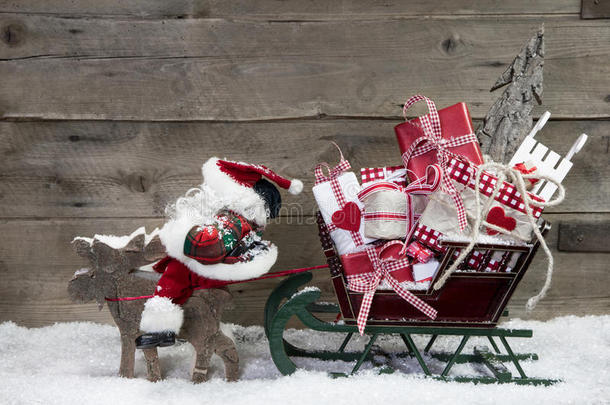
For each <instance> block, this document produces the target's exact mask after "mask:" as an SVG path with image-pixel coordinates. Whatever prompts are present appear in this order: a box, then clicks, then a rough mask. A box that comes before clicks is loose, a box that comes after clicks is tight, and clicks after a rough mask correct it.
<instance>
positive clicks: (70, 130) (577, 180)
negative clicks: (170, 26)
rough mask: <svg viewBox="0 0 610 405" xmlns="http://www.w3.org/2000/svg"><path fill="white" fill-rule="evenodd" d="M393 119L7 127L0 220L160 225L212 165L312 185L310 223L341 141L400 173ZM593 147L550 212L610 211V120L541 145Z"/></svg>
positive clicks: (300, 199) (558, 134)
mask: <svg viewBox="0 0 610 405" xmlns="http://www.w3.org/2000/svg"><path fill="white" fill-rule="evenodd" d="M399 122H400V121H392V120H328V119H325V120H307V121H303V120H297V121H285V122H275V123H265V122H261V123H205V122H200V123H135V122H95V121H93V122H91V121H89V122H1V123H0V139H1V140H2V141H1V142H0V157H1V159H0V218H1V217H9V218H16V217H19V218H25V217H27V218H31V217H159V216H162V215H163V212H164V208H165V206H166V205H167V204H168V203H169V202H170V201H173V200H175V198H176V197H178V196H179V195H181V194H183V193H185V192H186V191H187V190H188V189H189V188H191V187H193V186H196V185H198V184H200V183H201V182H202V177H201V170H200V168H201V165H202V163H203V162H204V161H205V160H207V159H208V158H209V157H211V156H220V157H227V158H229V159H235V160H244V161H250V162H253V163H264V164H266V165H268V166H269V167H271V168H273V169H274V170H277V171H278V172H280V173H282V174H284V175H285V176H288V177H296V178H300V179H302V180H304V181H305V190H304V192H303V193H302V194H301V195H299V196H291V195H288V194H285V197H284V208H283V210H282V215H290V216H303V215H312V214H313V213H314V211H315V210H316V207H315V202H314V199H313V196H312V194H311V186H312V185H313V169H314V165H315V164H317V163H319V162H324V161H326V162H330V163H336V161H337V159H338V155H337V152H336V149H335V148H334V147H333V146H332V145H331V144H330V141H331V140H335V141H337V142H338V143H339V145H340V146H341V147H342V149H343V152H344V154H345V156H346V158H347V159H348V160H349V161H350V162H351V163H352V166H353V167H354V168H355V170H359V168H361V167H377V166H384V165H395V164H400V163H401V162H400V152H399V151H398V147H397V144H396V140H395V136H394V130H393V127H394V125H396V124H397V123H399ZM581 132H586V133H588V134H589V135H590V140H589V142H588V144H587V145H586V146H585V147H584V149H583V150H582V151H581V152H580V153H579V154H578V155H576V156H575V158H574V168H573V170H572V172H571V173H570V174H569V175H568V177H567V178H566V180H565V185H566V188H567V190H568V194H567V197H566V200H565V201H564V202H563V203H562V204H561V205H559V206H558V207H551V208H548V210H547V212H608V211H609V210H610V206H609V205H608V203H607V201H608V196H609V195H610V165H609V164H608V163H609V155H608V151H609V150H608V145H609V142H610V138H609V137H608V135H607V134H609V133H610V121H551V122H549V123H548V124H547V126H546V127H545V129H544V130H543V131H542V132H541V133H540V134H538V135H537V136H536V137H537V138H538V139H539V140H540V141H541V142H543V143H544V144H546V145H548V146H549V147H550V148H552V149H553V150H556V151H557V152H558V153H560V154H565V153H566V152H567V150H568V149H569V146H570V145H571V143H572V142H573V141H574V140H575V139H576V137H577V136H578V134H580V133H581Z"/></svg>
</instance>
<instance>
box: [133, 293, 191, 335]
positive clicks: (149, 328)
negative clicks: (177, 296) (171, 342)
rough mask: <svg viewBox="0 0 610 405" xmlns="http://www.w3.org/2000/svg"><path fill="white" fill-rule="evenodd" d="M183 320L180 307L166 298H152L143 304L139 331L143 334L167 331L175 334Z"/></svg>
mask: <svg viewBox="0 0 610 405" xmlns="http://www.w3.org/2000/svg"><path fill="white" fill-rule="evenodd" d="M183 319H184V313H183V311H182V307H180V305H176V304H174V303H173V302H172V301H171V300H170V299H169V298H166V297H152V298H150V299H149V300H148V301H146V303H145V304H144V311H142V320H141V321H140V330H141V331H142V332H145V333H152V332H163V331H168V330H169V331H172V332H174V333H176V334H177V333H178V332H179V331H180V328H181V327H182V321H183Z"/></svg>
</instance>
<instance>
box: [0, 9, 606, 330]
mask: <svg viewBox="0 0 610 405" xmlns="http://www.w3.org/2000/svg"><path fill="white" fill-rule="evenodd" d="M579 14H580V1H579V0H541V1H534V2H531V1H525V0H517V1H479V0H475V1H456V0H451V1H448V0H447V1H445V0H443V1H440V2H428V1H420V0H417V1H410V2H395V3H387V2H381V1H359V0H355V1H351V2H344V1H342V2H336V1H331V2H327V1H319V0H313V1H308V2H302V1H298V0H287V1H282V2H277V1H272V0H255V1H245V0H239V1H213V0H209V1H205V0H203V1H202V0H186V1H175V0H145V1H144V0H134V1H129V2H116V1H109V0H83V1H80V2H74V1H72V0H57V1H54V2H47V1H42V0H21V1H14V0H0V33H1V35H0V78H1V81H0V140H1V142H0V156H1V158H0V280H1V281H0V321H3V320H13V321H16V322H18V323H19V324H23V325H27V326H40V325H47V324H50V323H53V322H56V321H71V320H93V321H101V322H108V321H110V318H109V315H108V314H107V312H106V311H102V312H98V310H97V308H96V307H95V305H93V304H90V305H75V304H72V303H70V301H69V300H68V298H67V294H66V285H67V282H68V280H69V279H70V277H71V275H72V274H73V272H74V271H75V270H77V269H78V268H79V267H81V266H83V265H85V263H84V262H82V261H81V260H80V259H79V258H78V257H76V255H74V254H73V253H72V251H71V248H70V246H69V242H70V240H71V239H72V238H73V237H74V236H76V235H92V234H94V233H118V234H125V233H129V232H131V231H132V230H134V229H135V228H137V227H138V226H140V225H146V226H147V228H148V229H149V230H151V229H152V228H153V227H154V226H158V225H160V224H161V223H162V215H163V209H164V207H165V205H166V204H167V203H168V202H169V201H171V200H173V199H174V198H176V197H177V196H179V195H180V194H181V193H183V192H184V191H185V190H186V189H188V188H189V187H191V186H193V185H196V184H199V183H200V182H201V174H200V166H201V164H202V162H203V161H205V160H206V159H207V158H208V157H210V156H214V155H216V156H221V157H225V156H226V157H229V158H233V159H238V160H247V161H259V162H261V163H266V164H268V165H269V166H271V167H273V168H275V169H277V170H278V171H280V172H282V173H285V174H286V175H288V176H293V177H300V178H302V179H304V180H305V184H306V191H305V192H304V193H303V194H302V196H299V197H298V198H290V197H289V196H285V201H286V202H287V203H289V204H288V205H287V206H286V207H284V210H283V212H282V217H281V218H280V219H279V220H278V221H276V222H274V223H272V224H271V225H270V226H269V230H268V236H269V238H270V239H272V240H274V241H276V242H277V244H278V245H279V247H280V258H279V260H278V264H277V265H276V267H275V269H276V270H281V269H286V268H292V267H299V266H308V265H315V264H320V263H322V262H323V258H322V255H321V252H320V249H319V245H318V241H317V235H316V229H315V225H314V224H313V219H312V214H313V212H314V210H315V207H314V205H313V203H312V195H311V192H310V187H311V185H312V169H313V166H314V164H315V163H316V162H320V161H325V160H327V161H334V160H335V159H336V156H335V154H334V150H333V148H332V147H331V146H330V145H329V142H328V141H330V140H335V141H337V142H338V143H339V144H340V145H341V146H342V147H343V150H344V152H345V154H346V157H347V158H348V159H349V160H350V161H351V162H352V164H353V166H354V167H356V168H358V167H363V166H374V165H382V164H397V163H399V153H398V150H397V147H396V144H395V141H394V137H393V130H392V128H393V126H394V125H396V124H397V123H399V122H400V105H401V103H402V102H404V100H405V98H406V97H407V96H409V95H411V94H415V93H417V92H422V93H423V94H426V95H428V96H430V97H432V98H433V99H435V100H436V101H437V103H438V105H439V106H446V105H449V104H453V103H455V102H457V101H466V102H467V103H468V105H469V107H470V109H471V113H472V115H473V118H475V121H476V122H477V123H478V122H480V119H481V118H482V117H483V116H484V115H485V113H486V112H487V108H488V107H489V106H490V104H491V102H492V101H493V100H494V99H495V97H497V96H498V94H494V93H489V91H488V90H489V88H490V87H491V85H492V84H493V83H494V82H495V80H496V78H497V77H498V76H499V75H500V74H501V73H502V72H503V70H504V69H505V67H506V66H507V65H508V64H509V63H510V62H511V60H512V58H513V57H514V55H515V54H516V53H517V52H518V51H519V49H520V47H521V46H522V44H523V43H524V42H525V41H526V39H528V38H529V37H530V36H531V35H532V34H533V33H534V32H535V31H536V29H537V28H538V26H539V25H540V24H541V23H544V24H545V29H546V57H545V90H544V105H543V106H542V107H540V108H537V109H536V115H537V116H538V115H540V114H541V113H542V112H543V111H544V110H545V109H548V110H550V111H551V112H553V118H552V120H551V122H549V124H547V127H546V129H545V130H544V132H543V133H542V134H541V135H540V136H539V137H540V139H541V140H542V141H543V142H545V143H546V144H548V145H549V146H551V147H552V148H553V149H555V150H557V151H558V152H563V153H565V152H566V151H567V149H568V146H567V144H568V143H570V142H571V141H572V140H573V139H574V138H575V137H576V136H577V135H578V134H579V133H581V132H586V133H588V134H589V135H590V136H591V139H590V141H589V144H588V145H587V146H586V148H585V150H584V151H583V152H582V153H581V154H580V155H578V156H577V157H576V159H575V167H574V170H573V172H572V173H571V174H570V177H569V178H568V179H567V180H566V185H567V187H568V196H567V199H566V201H565V203H564V204H562V205H561V206H559V207H556V208H552V209H548V210H547V212H548V215H547V218H548V219H549V220H550V221H552V222H553V223H554V224H555V226H554V228H553V230H552V232H551V234H550V236H549V237H548V241H549V244H550V246H552V248H553V251H554V254H555V261H556V267H557V268H556V271H555V278H554V281H553V288H552V290H551V292H550V293H549V296H548V297H547V298H546V299H544V300H543V301H542V302H541V303H540V305H539V307H538V309H537V310H536V311H535V312H534V313H533V314H531V315H527V314H525V312H524V310H523V306H524V303H525V300H526V299H527V297H529V296H530V295H532V294H533V293H535V292H536V291H537V290H538V288H539V287H540V286H541V284H542V280H543V277H544V262H543V255H538V257H537V259H536V261H535V263H534V265H533V267H532V268H531V270H530V271H529V274H528V275H527V276H526V279H525V280H524V282H523V284H522V285H521V286H520V288H519V290H518V291H517V293H516V295H515V297H514V298H513V300H512V302H511V304H510V309H511V311H512V312H513V313H514V314H515V315H516V316H521V317H531V318H536V319H548V318H550V317H553V316H557V315H563V314H577V315H584V314H589V313H592V314H601V313H608V312H610V294H609V293H608V285H609V282H610V271H609V270H610V269H609V267H610V266H609V265H608V263H609V259H610V256H608V253H607V249H604V248H603V246H604V244H600V243H595V242H594V243H593V246H594V247H595V248H594V249H593V250H595V252H593V253H587V252H586V250H587V248H586V246H585V247H584V248H583V246H582V241H583V240H585V241H586V240H588V239H587V238H599V237H603V235H604V234H606V235H607V230H608V229H609V226H608V224H610V204H609V198H610V180H609V178H610V166H609V156H610V155H609V148H610V121H609V119H610V71H609V65H610V64H609V62H610V24H609V23H608V22H607V21H604V20H587V21H583V20H580V18H579ZM583 222H584V223H587V224H594V225H595V226H588V227H585V228H582V229H581V228H578V224H580V223H583ZM558 224H562V225H563V229H566V230H569V231H570V232H571V234H573V235H577V238H578V239H579V241H578V243H579V245H578V246H577V248H574V249H572V248H570V246H575V245H574V244H570V243H567V242H566V240H565V238H566V237H567V236H565V235H568V234H564V236H563V239H562V244H561V246H563V247H564V250H563V251H558V249H557V246H558V240H559V239H560V238H559V235H558V229H560V227H559V226H557V225H558ZM575 226H576V228H574V227H575ZM575 229H576V230H575ZM583 229H584V230H583ZM587 229H591V231H590V234H587ZM604 230H605V231H604ZM583 232H584V234H583ZM585 245H586V243H585ZM606 245H607V243H606ZM566 247H567V248H566ZM565 250H568V251H565ZM315 281H316V283H317V284H318V285H319V286H320V287H321V288H322V290H323V293H324V298H325V299H327V300H332V299H333V294H332V291H331V289H330V288H331V287H330V284H329V282H328V273H327V272H326V271H319V272H318V273H316V277H315ZM276 283H277V281H275V280H272V281H261V282H256V283H251V284H243V285H239V286H235V287H234V288H233V291H234V292H235V295H236V300H235V308H234V309H233V310H232V311H230V312H229V313H228V314H227V317H226V318H227V320H228V321H233V322H238V323H242V324H257V323H261V321H262V307H263V305H264V301H265V298H266V296H267V295H268V293H269V291H270V289H271V288H273V286H274V285H275V284H276Z"/></svg>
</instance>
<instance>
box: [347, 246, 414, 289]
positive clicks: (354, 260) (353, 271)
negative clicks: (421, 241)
mask: <svg viewBox="0 0 610 405" xmlns="http://www.w3.org/2000/svg"><path fill="white" fill-rule="evenodd" d="M383 247H384V246H378V247H376V248H375V252H377V254H379V252H380V251H381V250H382V249H383ZM396 250H400V248H399V247H396V248H394V249H386V251H385V252H384V253H383V255H382V258H385V257H386V255H396V253H397V252H396ZM341 262H342V263H343V269H344V271H345V275H346V276H347V277H348V279H349V277H350V276H359V275H361V274H366V273H373V272H374V271H375V270H374V269H373V264H372V263H371V261H370V260H369V256H368V254H367V253H366V251H360V252H356V253H348V254H345V255H341ZM390 274H391V275H392V277H393V278H394V279H395V280H396V281H398V282H399V283H402V282H403V281H413V274H412V272H411V269H410V268H401V269H398V270H394V271H392V272H391V273H390Z"/></svg>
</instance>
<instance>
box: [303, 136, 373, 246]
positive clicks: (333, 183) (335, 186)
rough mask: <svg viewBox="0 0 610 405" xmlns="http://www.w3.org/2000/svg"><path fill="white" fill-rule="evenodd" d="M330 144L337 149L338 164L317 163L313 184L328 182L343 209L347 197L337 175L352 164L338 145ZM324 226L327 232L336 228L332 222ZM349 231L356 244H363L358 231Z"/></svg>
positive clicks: (340, 207)
mask: <svg viewBox="0 0 610 405" xmlns="http://www.w3.org/2000/svg"><path fill="white" fill-rule="evenodd" d="M332 144H333V145H335V147H336V148H337V150H338V151H339V155H340V156H341V159H340V160H339V164H337V165H336V166H335V167H333V168H331V167H330V165H329V164H328V163H326V162H322V163H320V164H318V165H317V166H316V168H315V170H314V175H315V176H316V182H315V184H314V185H318V184H320V183H324V182H326V181H328V182H330V188H331V190H332V192H333V195H334V196H335V199H336V200H337V204H338V205H339V209H343V207H345V204H347V199H346V198H345V194H343V190H342V189H341V185H340V184H339V176H341V174H342V173H343V172H345V171H346V170H349V169H351V167H352V166H351V165H350V164H349V162H348V161H347V160H345V158H344V157H343V152H341V149H340V148H339V146H338V145H337V144H336V143H334V142H332ZM323 168H326V170H327V172H328V175H325V174H324V172H323V171H322V169H323ZM326 227H327V228H328V231H329V232H332V231H335V230H337V226H336V225H335V224H333V223H332V222H331V223H328V224H326ZM349 233H350V236H351V238H352V240H353V241H354V244H355V245H356V246H360V245H364V239H362V235H361V234H360V232H354V231H349Z"/></svg>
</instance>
